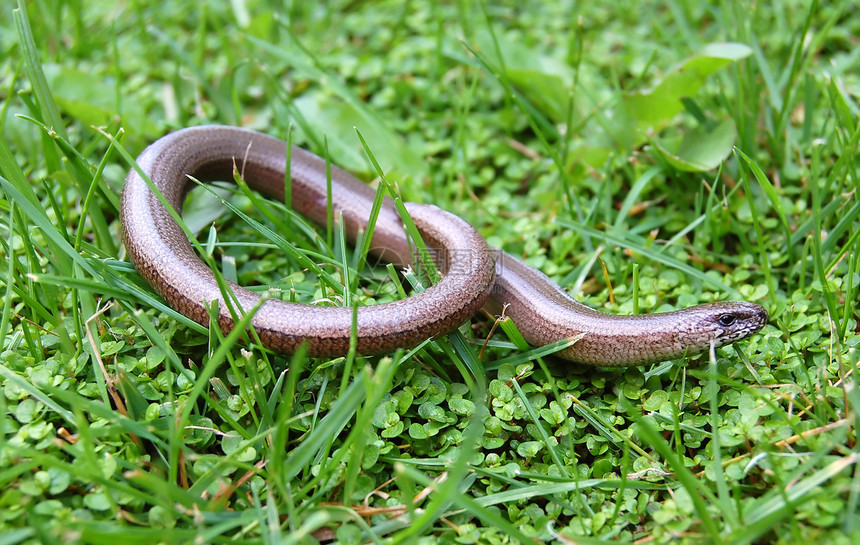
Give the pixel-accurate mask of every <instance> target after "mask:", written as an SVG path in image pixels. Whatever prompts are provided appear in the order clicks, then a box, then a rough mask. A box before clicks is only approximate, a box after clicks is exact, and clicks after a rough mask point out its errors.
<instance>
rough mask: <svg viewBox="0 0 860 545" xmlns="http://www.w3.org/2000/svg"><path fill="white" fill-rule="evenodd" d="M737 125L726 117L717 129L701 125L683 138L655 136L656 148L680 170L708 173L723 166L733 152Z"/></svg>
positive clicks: (668, 161)
mask: <svg viewBox="0 0 860 545" xmlns="http://www.w3.org/2000/svg"><path fill="white" fill-rule="evenodd" d="M736 137H737V128H736V127H735V122H734V121H733V120H732V119H726V120H725V121H723V122H722V123H720V124H719V125H717V126H716V127H715V128H714V129H713V130H707V128H706V127H704V126H701V125H700V126H698V127H696V128H694V129H692V130H690V131H688V132H687V133H685V134H684V135H683V137H681V138H679V139H675V140H672V139H657V138H655V139H653V144H654V147H655V148H657V149H658V150H659V151H660V153H661V154H662V155H663V158H664V159H665V160H666V162H667V163H669V164H670V165H671V166H672V167H673V168H675V169H676V170H684V171H687V172H704V171H706V170H711V169H714V168H717V167H718V166H720V163H722V162H723V160H724V159H725V158H726V157H728V156H729V154H731V152H732V146H733V145H734V143H735V138H736Z"/></svg>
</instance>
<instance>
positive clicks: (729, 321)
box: [717, 314, 737, 327]
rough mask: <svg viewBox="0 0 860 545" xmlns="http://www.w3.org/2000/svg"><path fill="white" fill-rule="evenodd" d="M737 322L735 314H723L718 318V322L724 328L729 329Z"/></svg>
mask: <svg viewBox="0 0 860 545" xmlns="http://www.w3.org/2000/svg"><path fill="white" fill-rule="evenodd" d="M736 320H737V317H736V316H735V315H734V314H723V315H722V316H720V317H719V318H717V321H718V322H719V323H720V325H721V326H723V327H729V326H731V325H733V324H734V323H735V321H736Z"/></svg>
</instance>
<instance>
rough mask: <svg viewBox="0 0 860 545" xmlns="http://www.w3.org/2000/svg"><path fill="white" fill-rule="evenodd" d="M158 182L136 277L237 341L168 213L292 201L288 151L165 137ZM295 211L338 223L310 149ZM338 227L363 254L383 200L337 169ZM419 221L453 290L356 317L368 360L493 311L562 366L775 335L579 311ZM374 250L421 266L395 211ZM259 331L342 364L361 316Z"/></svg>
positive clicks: (303, 309)
mask: <svg viewBox="0 0 860 545" xmlns="http://www.w3.org/2000/svg"><path fill="white" fill-rule="evenodd" d="M137 163H138V166H139V168H140V169H141V171H142V172H144V173H145V174H146V175H147V176H148V178H149V179H150V180H151V183H152V185H150V183H149V182H147V181H146V180H145V179H144V178H143V177H141V176H140V174H139V173H138V172H137V170H135V169H132V170H131V172H130V173H129V175H128V177H127V178H126V182H125V188H124V189H123V194H122V207H121V223H122V233H123V241H124V243H125V246H126V248H127V250H128V253H129V255H130V256H131V259H132V262H133V263H134V265H135V267H136V268H137V270H138V271H139V272H140V274H141V275H142V276H143V278H144V279H146V281H147V282H149V284H150V285H151V286H152V287H153V288H155V290H156V291H157V292H158V293H160V294H161V295H162V297H164V299H165V300H167V302H168V303H169V304H170V305H171V306H172V307H173V308H175V309H176V310H177V311H179V312H181V313H182V314H184V315H186V316H188V317H189V318H191V319H193V320H195V321H196V322H198V323H201V324H204V325H207V324H208V323H209V314H208V312H207V310H206V306H205V304H204V303H205V302H210V303H211V302H213V301H219V305H218V312H219V326H220V328H221V329H222V330H223V331H225V332H226V331H229V330H230V329H232V328H233V325H234V321H233V317H232V315H231V313H230V309H229V308H227V305H226V304H225V303H224V301H223V296H222V292H221V290H220V289H219V287H218V284H217V283H216V281H215V277H214V275H213V273H212V271H211V270H210V269H209V267H208V266H206V265H205V264H204V263H203V262H202V261H201V260H200V259H199V258H198V257H197V255H196V254H195V252H194V250H193V249H192V248H191V245H190V244H189V242H188V239H187V237H186V236H185V234H184V233H183V231H182V230H181V228H180V227H179V225H178V224H177V223H176V221H175V220H174V219H173V217H172V216H171V214H170V213H169V212H168V211H167V209H166V208H165V207H164V205H163V204H162V202H161V200H160V199H159V198H158V196H157V194H156V193H155V192H154V191H153V187H155V188H157V189H158V191H160V192H161V193H162V194H163V196H164V198H165V199H166V202H167V203H169V205H170V206H172V207H173V208H174V209H175V210H177V211H181V210H182V205H183V202H184V199H185V195H186V193H187V191H188V189H189V188H190V187H193V182H191V181H190V180H189V177H193V178H195V179H198V180H201V181H212V180H231V179H232V177H233V172H234V170H233V169H234V166H235V168H236V169H237V170H238V172H240V173H241V174H242V176H243V178H244V179H245V180H246V181H247V183H248V185H249V186H250V187H252V188H254V189H256V190H258V191H260V192H261V193H263V194H265V195H267V196H269V197H271V198H273V199H280V200H283V198H284V183H285V171H286V144H285V143H284V142H282V141H280V140H277V139H275V138H271V137H269V136H266V135H263V134H260V133H257V132H253V131H249V130H245V129H239V128H234V127H223V126H203V127H195V128H188V129H183V130H180V131H177V132H175V133H173V134H170V135H168V136H165V137H163V138H161V139H159V140H158V141H156V142H155V143H153V144H152V145H151V146H149V147H148V148H147V149H146V150H144V152H143V153H142V154H141V155H140V157H139V158H138V159H137ZM290 178H291V179H292V190H291V192H292V204H293V207H294V208H295V209H296V210H297V211H298V212H300V213H301V214H303V215H305V216H306V217H308V218H309V219H311V220H312V221H314V222H316V223H319V224H325V222H326V214H327V212H326V206H327V192H326V169H325V161H324V160H323V159H321V158H320V157H318V156H316V155H313V154H312V153H309V152H307V151H305V150H303V149H301V148H297V147H294V148H293V149H292V154H291V172H290ZM331 182H332V191H331V199H332V206H333V209H334V213H335V217H337V216H338V215H339V214H341V213H342V215H343V220H344V229H345V231H346V233H347V235H348V236H349V237H350V238H351V239H352V240H353V241H354V240H355V237H356V236H357V234H358V233H359V232H360V231H363V230H364V229H365V228H366V223H367V221H368V218H369V217H370V209H371V205H372V203H373V198H374V195H375V192H374V190H373V189H372V188H370V187H369V186H367V185H365V184H364V183H362V182H361V181H359V180H357V179H356V178H355V177H353V176H352V175H350V174H348V173H346V172H345V171H343V170H341V169H339V168H337V167H334V166H332V167H331ZM408 211H409V214H410V216H411V217H412V219H413V221H414V222H415V224H416V226H417V227H418V229H419V231H420V233H421V235H422V238H423V239H424V240H425V242H426V243H427V244H428V246H430V247H432V248H435V249H437V250H438V252H436V254H437V255H439V256H442V257H441V258H440V259H439V260H438V261H439V263H438V264H439V266H440V268H441V271H442V272H443V277H442V280H441V281H440V282H439V283H437V284H435V285H433V286H431V287H429V288H428V289H426V290H425V291H423V292H421V293H418V294H415V295H412V296H410V297H407V298H405V299H402V300H399V301H395V302H391V303H383V304H378V305H368V306H362V307H360V308H359V309H358V311H357V313H356V330H357V336H356V342H357V344H356V348H357V351H358V352H359V353H361V354H379V353H385V352H390V351H393V350H394V349H396V348H399V347H411V346H415V345H417V344H418V343H420V342H422V341H424V340H426V339H428V338H430V337H434V336H438V335H441V334H445V333H448V332H451V331H453V330H454V329H456V328H457V327H459V326H460V325H461V324H463V323H464V322H465V321H467V320H468V319H469V318H470V316H472V314H474V313H475V312H476V311H477V310H478V309H480V308H481V307H482V306H483V307H484V308H485V309H486V310H487V311H489V312H491V313H494V314H499V313H500V312H501V311H502V307H503V306H505V305H507V307H506V309H505V315H506V316H508V317H510V318H511V319H513V320H514V323H515V324H516V325H517V327H518V329H519V330H520V332H521V333H522V334H523V336H524V337H525V339H526V340H527V341H528V342H529V343H531V344H532V345H535V346H540V345H544V344H547V343H550V342H553V341H558V340H560V339H565V338H569V337H576V336H580V335H581V337H580V339H579V340H578V341H577V342H576V343H575V344H574V345H572V346H570V347H568V348H566V349H564V350H563V351H561V352H558V353H557V355H558V356H560V357H562V358H565V359H568V360H571V361H575V362H579V363H584V364H590V365H599V366H620V365H638V364H643V363H649V362H656V361H663V360H668V359H674V358H679V357H682V356H684V355H685V354H686V355H692V354H695V353H698V352H702V351H704V350H707V349H708V348H709V347H710V346H711V345H713V346H723V345H726V344H729V343H733V342H735V341H737V340H740V339H743V338H746V337H748V336H750V335H752V334H753V333H755V332H756V331H758V330H759V329H761V328H762V327H763V326H764V325H765V323H766V322H767V319H768V315H767V311H766V310H765V309H764V308H762V307H761V306H759V305H756V304H753V303H746V302H721V303H710V304H704V305H698V306H695V307H691V308H687V309H684V310H679V311H674V312H667V313H658V314H650V315H636V316H616V315H610V314H604V313H602V312H598V311H596V310H593V309H591V308H589V307H586V306H584V305H582V304H580V303H578V302H576V301H575V300H573V299H572V298H571V297H570V296H569V295H568V294H567V293H566V292H565V291H564V290H562V289H561V288H560V287H559V286H558V285H556V284H555V283H554V282H553V281H552V280H550V279H549V277H547V276H546V275H544V274H543V273H541V272H540V271H537V270H535V269H533V268H531V267H529V266H528V265H526V264H524V263H523V262H521V261H519V260H517V259H516V258H514V257H513V256H511V255H509V254H506V253H504V252H500V251H498V250H492V249H490V248H489V247H488V246H487V244H486V242H485V241H484V239H483V237H482V236H481V235H480V234H479V233H478V232H477V231H476V230H475V229H473V228H472V227H471V226H470V225H469V224H468V223H466V222H465V221H463V220H461V219H460V218H458V217H456V216H454V215H452V214H450V213H448V212H445V211H444V210H441V209H439V208H437V207H435V206H432V205H421V204H414V203H410V204H408ZM371 247H372V248H375V249H376V250H375V251H376V252H377V254H378V255H379V256H380V257H381V258H383V259H385V260H387V261H390V262H392V263H394V264H396V265H398V266H406V265H410V264H412V257H411V256H412V254H413V251H412V246H411V245H410V241H409V240H408V239H407V236H406V234H405V231H404V229H403V222H402V220H401V218H400V217H399V215H398V213H397V212H396V209H395V207H394V205H393V203H392V201H391V200H390V199H388V198H386V200H385V201H384V202H383V206H382V209H381V211H380V214H379V217H378V219H377V222H376V224H375V227H374V231H373V239H372V245H371ZM229 285H230V288H231V290H232V293H233V295H232V296H231V297H232V300H233V301H234V302H235V303H238V306H239V308H241V309H243V310H244V311H248V310H249V309H252V308H253V307H254V306H255V305H257V304H258V303H259V302H260V297H261V296H260V295H259V294H257V293H254V292H252V291H250V290H247V289H245V288H242V287H240V286H237V285H235V284H232V283H230V284H229ZM252 325H253V327H254V329H255V330H256V331H257V333H258V334H259V336H260V339H261V341H262V343H263V344H264V345H265V346H266V347H268V348H271V349H273V350H276V351H280V352H287V353H289V352H293V351H294V350H296V348H297V347H298V346H299V345H300V344H301V343H307V346H308V351H309V354H310V355H313V356H336V355H343V354H345V353H346V352H347V351H348V350H349V343H350V333H351V329H352V325H353V313H352V309H351V308H345V307H325V306H319V305H302V304H297V303H290V302H285V301H281V300H277V299H271V298H270V299H267V300H266V301H265V302H263V303H262V305H261V306H260V308H259V309H258V311H257V312H256V314H255V315H254V317H253V320H252Z"/></svg>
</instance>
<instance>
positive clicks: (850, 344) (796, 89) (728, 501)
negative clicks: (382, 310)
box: [0, 0, 860, 545]
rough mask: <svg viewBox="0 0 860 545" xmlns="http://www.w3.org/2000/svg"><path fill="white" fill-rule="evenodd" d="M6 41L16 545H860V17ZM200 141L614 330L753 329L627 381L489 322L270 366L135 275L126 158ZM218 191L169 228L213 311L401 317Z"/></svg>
mask: <svg viewBox="0 0 860 545" xmlns="http://www.w3.org/2000/svg"><path fill="white" fill-rule="evenodd" d="M0 10H2V11H0V53H2V58H1V59H0V98H2V104H0V134H2V138H0V231H2V234H3V236H2V238H0V255H2V257H3V259H0V296H2V297H3V306H2V316H0V350H1V351H2V352H0V384H2V388H3V390H2V391H3V395H0V545H5V544H16V543H63V544H72V543H111V544H117V543H123V544H125V543H147V544H149V543H227V542H229V543H317V542H331V541H335V542H338V543H346V544H350V543H355V544H358V543H371V542H373V543H390V544H397V543H437V542H444V543H520V542H522V543H536V542H538V543H539V542H553V543H561V544H567V543H598V542H606V541H618V542H624V543H668V542H677V543H701V542H716V543H722V542H726V543H771V542H774V543H812V542H819V543H857V542H858V541H860V505H858V503H860V466H858V444H857V437H856V433H857V411H856V408H857V407H858V406H860V391H858V389H857V388H856V371H857V367H858V364H860V350H858V345H860V334H858V333H860V329H858V306H857V301H858V299H860V297H858V286H860V201H858V188H860V178H858V174H860V172H858V168H860V160H858V156H857V151H858V140H860V106H858V97H860V75H858V74H860V43H858V36H860V17H858V16H857V15H856V13H855V11H856V9H855V8H854V7H853V6H852V3H851V2H848V1H843V2H834V3H819V2H799V1H794V0H791V1H786V2H781V3H779V4H778V5H777V6H770V5H767V4H766V3H747V2H739V1H731V0H728V1H725V2H714V3H704V2H682V1H670V2H666V3H662V2H642V3H640V2H631V1H620V2H616V3H614V5H610V3H603V2H573V1H566V2H531V3H528V2H504V3H489V2H485V3H482V2H479V1H474V0H459V1H457V0H455V1H452V2H438V3H436V2H394V1H385V0H380V1H374V0H368V1H360V0H359V1H346V0H344V1H333V2H285V3H284V5H280V4H279V3H277V2H269V3H266V2H256V1H252V0H232V1H230V2H227V1H216V2H211V3H206V4H204V3H200V4H199V5H196V4H193V3H185V2H176V1H174V2H171V1H169V0H168V1H166V2H163V3H148V2H141V1H133V2H118V3H114V2H105V1H98V0H78V1H70V0H34V1H32V2H26V1H24V0H18V5H17V6H15V5H13V3H12V2H10V3H8V4H4V6H3V7H2V8H0ZM201 124H225V125H237V126H244V127H249V128H253V129H256V130H259V131H262V132H265V133H268V134H271V135H273V136H277V137H280V138H283V139H285V140H286V139H290V140H291V141H292V142H294V143H296V144H298V145H300V146H302V147H305V148H307V149H310V150H312V151H314V152H315V153H317V154H320V155H323V156H327V157H328V158H329V159H330V161H331V162H332V163H333V164H336V165H338V166H340V167H343V168H345V169H347V170H349V171H350V172H352V173H354V174H355V175H357V176H358V177H360V178H361V179H362V180H366V181H368V182H369V183H377V182H379V180H380V179H381V178H384V180H385V181H387V182H389V183H390V184H391V185H392V187H394V188H395V190H396V191H397V192H398V193H399V194H400V195H401V196H402V197H403V199H404V200H406V201H417V202H425V203H432V204H436V205H438V206H440V207H441V208H444V209H446V210H448V211H451V212H453V213H455V214H457V215H459V216H460V217H462V218H464V219H466V220H467V221H469V222H470V223H471V224H472V225H473V226H475V227H476V228H477V229H478V230H480V232H481V233H482V234H483V235H484V236H485V237H486V239H487V240H488V242H489V243H490V244H491V245H492V246H495V247H499V248H504V249H505V250H506V251H508V252H510V253H512V254H514V255H516V256H520V257H522V258H523V259H524V260H526V261H527V262H528V263H529V264H531V265H532V266H534V267H537V268H539V269H541V270H542V271H543V272H545V273H546V274H548V275H549V276H551V277H552V278H553V279H554V280H555V281H557V282H558V283H559V284H560V285H561V286H563V287H564V288H565V289H566V290H567V291H569V292H570V293H571V294H572V295H574V296H575V297H576V298H577V299H579V300H580V301H582V302H583V303H585V304H588V305H589V306H591V307H593V308H597V309H600V310H602V311H605V312H610V313H618V314H634V313H653V312H662V311H667V310H672V309H678V308H683V307H687V306H692V305H695V304H698V303H704V302H711V301H720V300H747V301H752V302H756V303H759V304H761V305H764V306H765V307H766V308H767V309H768V311H769V313H770V323H769V324H768V325H767V326H766V327H765V328H764V329H763V330H762V331H761V332H759V333H758V334H756V335H754V336H752V337H751V338H749V339H747V340H744V341H742V342H740V343H738V344H736V345H732V346H729V347H724V348H720V349H718V350H717V351H716V352H715V353H712V354H703V355H700V356H694V357H688V358H683V359H680V360H675V361H670V362H664V363H658V364H653V365H649V366H644V367H631V368H592V367H587V366H583V365H575V364H570V363H566V362H564V361H561V360H559V359H557V358H555V357H553V356H552V355H551V354H549V355H548V354H546V351H540V350H533V349H528V348H525V349H524V348H523V347H521V346H520V347H518V346H517V344H516V343H515V342H512V341H511V340H509V338H511V339H515V338H516V335H515V334H513V333H512V334H511V336H510V337H509V336H506V335H505V334H504V333H501V332H498V331H497V330H495V329H493V322H494V320H493V317H490V316H486V315H484V314H478V315H476V316H475V317H474V318H473V319H472V320H471V322H468V323H467V324H465V325H464V326H462V327H461V328H460V329H459V330H458V331H456V332H455V333H452V334H450V335H448V336H445V337H441V338H437V339H433V340H428V341H427V342H426V343H424V344H422V345H420V346H419V347H418V348H417V349H414V350H407V349H401V350H398V351H396V352H394V353H391V354H385V355H382V356H360V355H357V354H354V353H350V354H347V355H345V356H343V357H336V358H309V357H306V356H305V355H303V354H301V353H299V354H295V355H281V354H275V353H272V352H268V351H266V350H264V349H263V348H261V347H260V346H258V345H255V344H253V342H251V343H250V344H249V343H248V342H247V340H243V339H242V338H241V336H240V335H238V334H237V335H230V336H225V335H223V334H222V333H221V332H220V331H216V330H214V329H208V328H206V327H203V326H200V325H197V324H196V323H194V322H192V321H190V320H189V319H187V318H185V317H184V316H183V315H181V314H179V313H178V312H176V311H174V310H172V309H171V308H170V307H169V306H167V305H166V304H165V302H164V300H162V299H161V298H160V296H158V295H157V294H156V293H155V291H154V290H153V289H152V288H151V287H149V286H148V285H147V284H146V283H145V282H144V281H143V280H142V279H141V277H140V276H139V275H138V274H137V272H136V271H135V269H134V267H133V266H132V265H131V263H130V261H129V259H128V256H127V254H126V252H125V250H124V248H123V247H122V245H121V238H120V229H121V226H120V224H119V219H118V218H119V216H118V211H119V195H120V192H121V190H122V185H123V181H124V178H125V176H126V174H127V172H128V171H129V169H130V168H132V161H133V158H134V157H135V156H137V154H138V153H140V152H141V151H142V150H143V149H144V148H145V147H146V146H147V145H148V144H150V143H152V142H153V141H155V140H156V139H158V138H159V137H161V136H163V135H165V134H167V133H169V132H171V131H174V130H177V129H179V128H182V127H188V126H194V125H201ZM219 191H220V193H219V195H221V196H222V198H224V199H226V200H229V201H230V202H231V203H232V206H233V208H228V207H226V206H224V205H223V204H222V202H220V201H219V200H218V199H213V198H211V197H210V196H209V194H208V193H207V192H205V191H200V190H197V191H195V192H193V193H192V194H191V195H190V197H189V199H188V203H187V205H186V210H185V216H184V217H185V221H186V223H187V225H188V228H189V229H190V230H191V231H192V232H194V233H196V234H197V237H198V239H199V241H200V243H201V247H202V250H203V251H204V252H206V253H207V254H209V255H211V257H212V259H213V260H214V263H216V266H217V267H218V269H219V271H220V272H221V274H223V275H224V277H225V278H228V279H232V280H236V281H238V282H239V283H240V284H243V285H254V286H258V287H259V286H263V288H261V289H265V286H275V287H277V288H280V289H281V290H282V291H283V292H285V293H288V294H289V297H291V298H294V299H296V300H300V301H303V302H308V303H309V302H317V303H319V302H321V301H322V302H323V303H321V304H326V302H327V303H328V304H332V301H334V304H337V301H339V300H341V299H339V298H338V294H339V293H342V292H343V290H340V291H338V290H335V289H333V288H332V287H331V286H330V285H328V284H327V283H324V282H323V281H321V280H320V278H319V277H317V276H316V275H314V274H313V272H312V271H309V270H307V269H306V268H303V267H302V266H301V265H299V262H298V261H297V260H296V257H295V256H296V255H305V256H312V258H313V259H314V260H315V261H318V262H320V263H321V270H325V271H326V272H328V273H330V275H329V277H332V276H336V277H338V278H358V279H359V280H360V281H359V282H351V284H350V285H351V286H352V287H353V288H354V289H353V292H352V293H351V294H350V296H349V297H347V298H346V299H345V300H346V301H347V302H349V301H361V302H367V303H370V302H379V301H385V300H388V299H391V298H392V297H397V293H396V291H394V290H391V289H390V287H391V286H392V284H394V283H396V282H397V281H400V282H403V281H404V280H405V279H403V278H401V277H399V276H398V275H397V274H396V273H395V272H392V271H391V270H390V269H387V268H386V267H385V266H384V265H380V266H375V267H361V268H360V269H356V268H355V267H357V265H358V264H359V263H362V262H363V260H364V257H365V256H364V255H362V252H361V249H355V250H354V249H352V248H350V247H344V245H343V244H342V242H341V236H342V233H341V231H340V229H339V228H338V226H337V225H334V226H332V227H330V228H325V227H324V228H321V229H319V230H318V231H317V233H316V234H314V233H313V232H311V231H308V230H307V229H304V227H303V225H304V224H303V223H302V222H301V220H299V219H297V218H296V217H294V215H293V214H292V212H291V211H290V210H288V209H286V208H285V207H284V206H283V203H278V202H273V201H267V200H261V199H260V198H258V197H257V196H256V195H254V194H251V193H248V192H245V191H242V190H236V189H235V188H233V189H230V188H226V189H221V190H219ZM234 210H235V211H234ZM246 216H250V217H251V218H253V220H254V221H244V220H243V218H244V217H246ZM273 230H274V231H277V232H278V233H280V234H281V235H283V236H284V237H286V238H287V239H288V240H289V243H290V246H289V247H288V248H287V250H288V251H285V249H284V245H283V243H282V242H281V241H279V240H275V238H274V237H271V236H268V235H269V234H270V233H271V231H273ZM406 279H408V278H406ZM491 330H493V335H492V337H491V339H490V341H489V342H488V343H485V339H487V337H488V336H489V335H490V333H491ZM485 344H486V345H487V346H484V345H485Z"/></svg>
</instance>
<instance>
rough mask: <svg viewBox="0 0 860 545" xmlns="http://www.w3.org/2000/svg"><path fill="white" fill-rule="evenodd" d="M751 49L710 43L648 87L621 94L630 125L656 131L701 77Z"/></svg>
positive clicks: (695, 89)
mask: <svg viewBox="0 0 860 545" xmlns="http://www.w3.org/2000/svg"><path fill="white" fill-rule="evenodd" d="M751 53H752V50H751V49H750V48H749V47H747V46H745V45H743V44H738V43H714V44H709V45H707V46H705V48H704V49H703V50H702V52H701V53H700V54H699V55H697V56H695V57H692V58H691V59H689V60H688V61H687V62H685V63H684V64H683V65H681V66H679V67H678V68H676V69H674V70H673V71H671V72H669V74H668V75H667V76H666V77H665V78H664V79H663V81H661V82H660V83H659V84H657V86H656V87H655V88H654V89H652V90H650V91H641V92H634V93H632V94H630V95H627V96H626V97H625V98H624V113H625V115H626V116H627V119H628V120H629V122H630V125H631V127H630V128H631V129H638V130H641V131H643V132H652V131H653V132H657V131H660V130H661V129H663V128H664V127H665V126H666V125H667V124H668V123H669V122H670V121H671V120H672V118H673V117H675V116H676V115H678V114H679V113H681V111H682V110H683V104H682V103H681V99H682V98H685V97H690V96H693V95H695V94H696V93H697V92H698V91H699V89H700V88H701V87H702V85H704V83H705V79H707V77H708V76H710V75H711V74H713V73H714V72H716V71H717V70H719V69H721V68H723V67H725V66H726V65H728V64H729V63H732V62H736V61H738V60H740V59H743V58H745V57H747V56H749V55H750V54H751Z"/></svg>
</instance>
